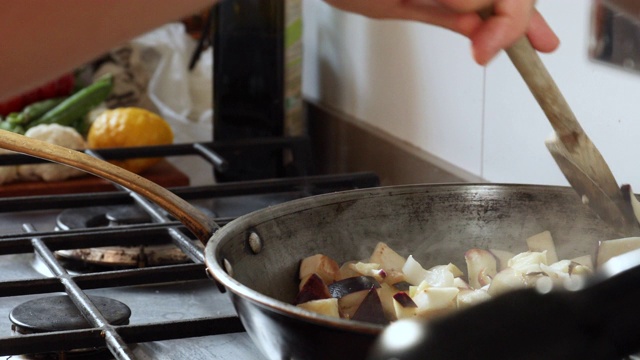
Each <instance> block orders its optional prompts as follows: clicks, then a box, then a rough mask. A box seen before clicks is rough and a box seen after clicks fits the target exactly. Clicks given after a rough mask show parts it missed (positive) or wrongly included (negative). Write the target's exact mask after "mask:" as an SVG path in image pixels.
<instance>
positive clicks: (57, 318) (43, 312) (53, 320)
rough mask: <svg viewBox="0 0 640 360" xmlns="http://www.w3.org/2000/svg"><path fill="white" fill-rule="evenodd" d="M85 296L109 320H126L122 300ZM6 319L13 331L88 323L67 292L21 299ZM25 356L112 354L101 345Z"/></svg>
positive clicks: (127, 314)
mask: <svg viewBox="0 0 640 360" xmlns="http://www.w3.org/2000/svg"><path fill="white" fill-rule="evenodd" d="M89 299H90V300H91V302H93V304H94V305H95V306H96V308H97V309H98V310H99V311H100V313H101V314H102V316H103V317H104V318H105V320H107V322H108V323H109V324H111V325H127V324H129V318H130V317H131V309H129V307H128V306H127V305H125V304H124V303H122V302H120V301H118V300H114V299H110V298H106V297H101V296H89ZM9 319H10V320H11V323H12V325H11V330H12V331H13V333H14V334H15V335H25V334H34V333H46V332H52V331H66V330H79V329H86V328H90V327H91V326H90V324H89V323H88V322H87V320H86V319H85V318H84V317H83V316H82V314H80V311H79V310H78V308H77V307H76V306H75V305H74V304H73V302H71V299H69V297H68V296H67V295H55V296H49V297H44V298H38V299H34V300H30V301H27V302H25V303H22V304H20V305H18V306H16V307H15V308H13V310H11V313H10V314H9ZM28 358H32V359H109V358H112V356H111V354H110V352H109V351H108V349H107V348H106V347H105V348H100V349H95V348H92V349H77V350H72V351H68V352H56V353H47V354H29V355H28Z"/></svg>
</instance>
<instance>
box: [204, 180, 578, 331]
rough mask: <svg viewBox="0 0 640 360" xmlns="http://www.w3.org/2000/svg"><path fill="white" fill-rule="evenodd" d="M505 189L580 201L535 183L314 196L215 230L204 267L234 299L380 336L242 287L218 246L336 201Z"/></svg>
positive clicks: (420, 186) (556, 188)
mask: <svg viewBox="0 0 640 360" xmlns="http://www.w3.org/2000/svg"><path fill="white" fill-rule="evenodd" d="M505 189H508V190H510V191H513V192H517V191H524V192H526V191H527V190H530V191H533V190H534V189H536V190H537V191H539V190H540V189H545V190H547V191H551V192H554V191H557V192H567V191H569V192H574V194H575V196H576V201H580V198H579V196H578V194H577V193H575V191H574V190H573V189H572V188H571V187H568V186H560V185H535V184H520V183H436V184H409V185H394V186H381V187H375V188H366V189H356V190H345V191H339V192H333V193H329V194H322V195H314V196H310V197H305V198H301V199H296V200H292V201H288V202H286V203H282V204H278V205H274V206H271V207H269V208H265V209H260V210H256V211H254V212H251V213H248V214H246V215H243V216H240V217H238V218H236V219H235V220H233V221H231V222H229V223H228V224H226V225H225V226H223V227H222V228H220V229H218V230H217V231H216V232H215V233H214V234H213V235H212V236H211V238H210V239H209V241H208V242H207V245H206V246H205V264H206V267H207V272H208V273H209V274H211V276H212V277H213V278H214V279H215V280H216V281H218V282H219V283H220V284H221V285H222V286H224V288H225V289H227V290H229V291H231V292H232V293H233V294H235V295H236V296H239V297H242V298H244V299H246V300H248V301H250V302H253V303H256V304H258V305H260V306H261V307H266V308H269V309H270V310H272V311H275V312H277V313H278V314H280V315H284V316H287V317H291V318H295V319H298V320H302V321H305V322H311V323H315V324H318V325H323V326H329V327H332V328H338V329H341V330H349V331H356V332H360V333H364V334H377V333H380V332H381V331H382V330H383V329H384V328H385V327H386V326H383V325H376V324H370V323H366V322H361V321H354V320H349V319H341V318H340V319H338V318H333V317H330V316H326V315H321V314H316V313H313V312H311V311H307V310H304V309H301V308H299V307H296V306H295V305H292V304H289V303H286V302H284V301H281V300H277V299H275V298H272V297H270V296H267V295H264V294H262V293H260V292H258V291H256V290H253V289H251V288H249V287H248V286H245V285H243V284H242V283H240V282H239V281H237V280H236V279H234V278H233V277H232V276H231V275H229V274H228V273H227V272H226V271H225V269H224V265H223V264H222V261H223V260H222V259H221V254H220V253H219V251H220V247H221V245H223V244H224V241H225V240H227V239H228V238H230V237H234V236H235V235H237V234H239V233H240V232H243V231H245V230H246V229H250V228H252V227H255V226H256V225H258V224H261V223H263V222H265V221H270V220H273V219H276V218H278V217H281V216H285V215H288V214H290V213H291V212H293V211H294V210H295V211H300V210H305V209H309V208H312V207H318V206H325V205H330V204H332V203H336V202H344V201H350V200H354V199H358V198H361V197H363V196H390V195H399V194H403V195H407V194H411V193H418V192H419V193H425V192H433V193H437V192H443V191H448V192H451V191H452V190H454V191H465V192H469V190H477V191H492V190H501V191H504V190H505Z"/></svg>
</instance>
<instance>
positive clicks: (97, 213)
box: [55, 205, 214, 272]
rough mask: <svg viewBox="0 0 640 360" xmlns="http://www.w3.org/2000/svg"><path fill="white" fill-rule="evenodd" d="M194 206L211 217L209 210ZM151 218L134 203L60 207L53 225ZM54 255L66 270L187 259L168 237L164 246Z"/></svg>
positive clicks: (82, 225) (69, 226)
mask: <svg viewBox="0 0 640 360" xmlns="http://www.w3.org/2000/svg"><path fill="white" fill-rule="evenodd" d="M198 208H199V209H200V210H201V211H203V212H205V213H207V214H209V215H210V216H212V217H213V216H214V214H213V213H212V212H211V211H210V210H208V209H206V208H202V207H198ZM151 221H152V220H151V217H150V216H149V215H148V214H147V213H146V212H145V211H144V210H142V209H140V208H139V207H137V206H135V205H134V206H131V205H119V206H95V207H88V208H72V209H67V210H64V211H62V212H61V213H60V214H59V215H58V217H57V218H56V225H57V228H58V230H73V229H82V228H94V227H106V226H118V225H131V224H143V223H150V222H151ZM55 254H56V256H58V258H59V259H61V260H62V261H63V264H64V266H65V267H66V268H67V269H70V270H74V271H79V272H90V271H94V270H95V271H101V270H104V269H105V267H107V268H136V267H147V266H157V265H165V264H180V263H184V262H187V261H189V259H188V257H187V256H186V255H185V254H184V253H183V252H182V251H180V249H178V248H177V247H175V246H174V245H173V244H171V239H170V238H169V237H167V244H166V245H153V246H131V247H119V246H112V247H96V248H87V249H71V250H58V251H56V252H55Z"/></svg>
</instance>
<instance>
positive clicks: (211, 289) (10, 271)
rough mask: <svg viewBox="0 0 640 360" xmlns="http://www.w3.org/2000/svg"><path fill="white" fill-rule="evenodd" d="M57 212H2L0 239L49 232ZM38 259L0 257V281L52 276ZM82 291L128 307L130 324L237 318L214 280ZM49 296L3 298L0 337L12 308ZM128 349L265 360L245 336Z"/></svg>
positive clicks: (153, 354) (139, 354)
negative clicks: (27, 226) (26, 231)
mask: <svg viewBox="0 0 640 360" xmlns="http://www.w3.org/2000/svg"><path fill="white" fill-rule="evenodd" d="M58 213H60V211H58V210H54V211H39V212H31V213H29V214H24V213H22V214H0V235H5V234H21V233H23V230H22V223H24V222H28V223H31V224H32V225H34V227H35V228H36V229H37V230H38V231H53V230H55V217H56V216H57V214H58ZM36 256H37V255H35V254H33V253H29V254H11V255H2V256H0V281H9V280H11V281H13V280H27V279H41V278H46V277H48V276H51V273H50V272H49V271H48V270H47V268H46V266H45V265H44V264H42V263H41V262H40V261H37V259H36ZM203 271H204V269H203ZM85 293H86V294H87V295H97V296H104V297H109V298H112V299H116V300H119V301H121V302H123V303H125V304H127V306H129V307H130V308H131V318H130V324H131V325H136V324H144V323H149V322H164V321H177V320H188V319H199V318H205V317H220V316H235V310H234V309H233V305H232V304H231V301H230V299H229V297H228V295H227V294H223V293H220V291H219V290H218V288H217V286H216V285H215V284H214V282H213V281H212V280H194V281H186V282H180V283H168V284H153V285H138V286H126V287H112V288H105V289H91V290H85ZM50 295H53V294H36V295H22V296H9V297H3V298H2V301H0V314H3V315H1V316H0V337H9V336H13V334H12V330H11V321H10V320H9V316H8V314H9V313H10V312H11V310H12V309H13V308H14V307H16V306H18V305H20V304H22V303H24V302H26V301H29V300H32V299H36V298H41V297H43V296H50ZM150 304H152V305H151V306H150ZM132 351H133V353H134V355H135V356H136V358H137V359H158V360H160V359H167V360H169V359H187V358H189V359H264V356H262V355H261V354H260V352H259V350H258V349H257V348H256V347H255V345H254V344H253V342H252V341H251V339H250V338H249V336H248V335H247V334H246V333H231V334H221V335H212V336H203V337H192V338H182V339H175V340H163V341H154V342H147V343H140V344H136V345H135V346H133V347H132ZM0 359H11V360H16V359H20V357H16V356H7V357H0Z"/></svg>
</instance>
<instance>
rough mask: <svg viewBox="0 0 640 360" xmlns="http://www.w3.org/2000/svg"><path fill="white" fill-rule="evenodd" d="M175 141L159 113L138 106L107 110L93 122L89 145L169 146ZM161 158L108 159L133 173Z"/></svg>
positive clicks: (88, 136)
mask: <svg viewBox="0 0 640 360" xmlns="http://www.w3.org/2000/svg"><path fill="white" fill-rule="evenodd" d="M171 143H173V131H172V130H171V126H170V125H169V123H167V121H166V120H164V119H163V118H162V117H160V116H159V115H157V114H155V113H153V112H151V111H148V110H145V109H141V108H136V107H125V108H116V109H112V110H106V111H104V112H103V113H102V114H100V115H99V116H98V117H97V118H96V119H95V120H94V122H93V124H91V128H90V129H89V133H88V135H87V145H88V147H89V148H92V149H101V148H112V147H133V146H153V145H167V144H171ZM160 160H161V159H160V158H136V159H125V160H109V162H110V163H112V164H114V165H118V166H120V167H122V168H125V169H127V170H129V171H132V172H134V173H141V172H142V171H144V170H146V169H148V168H149V167H151V166H153V165H155V164H156V163H157V162H159V161H160Z"/></svg>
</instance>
